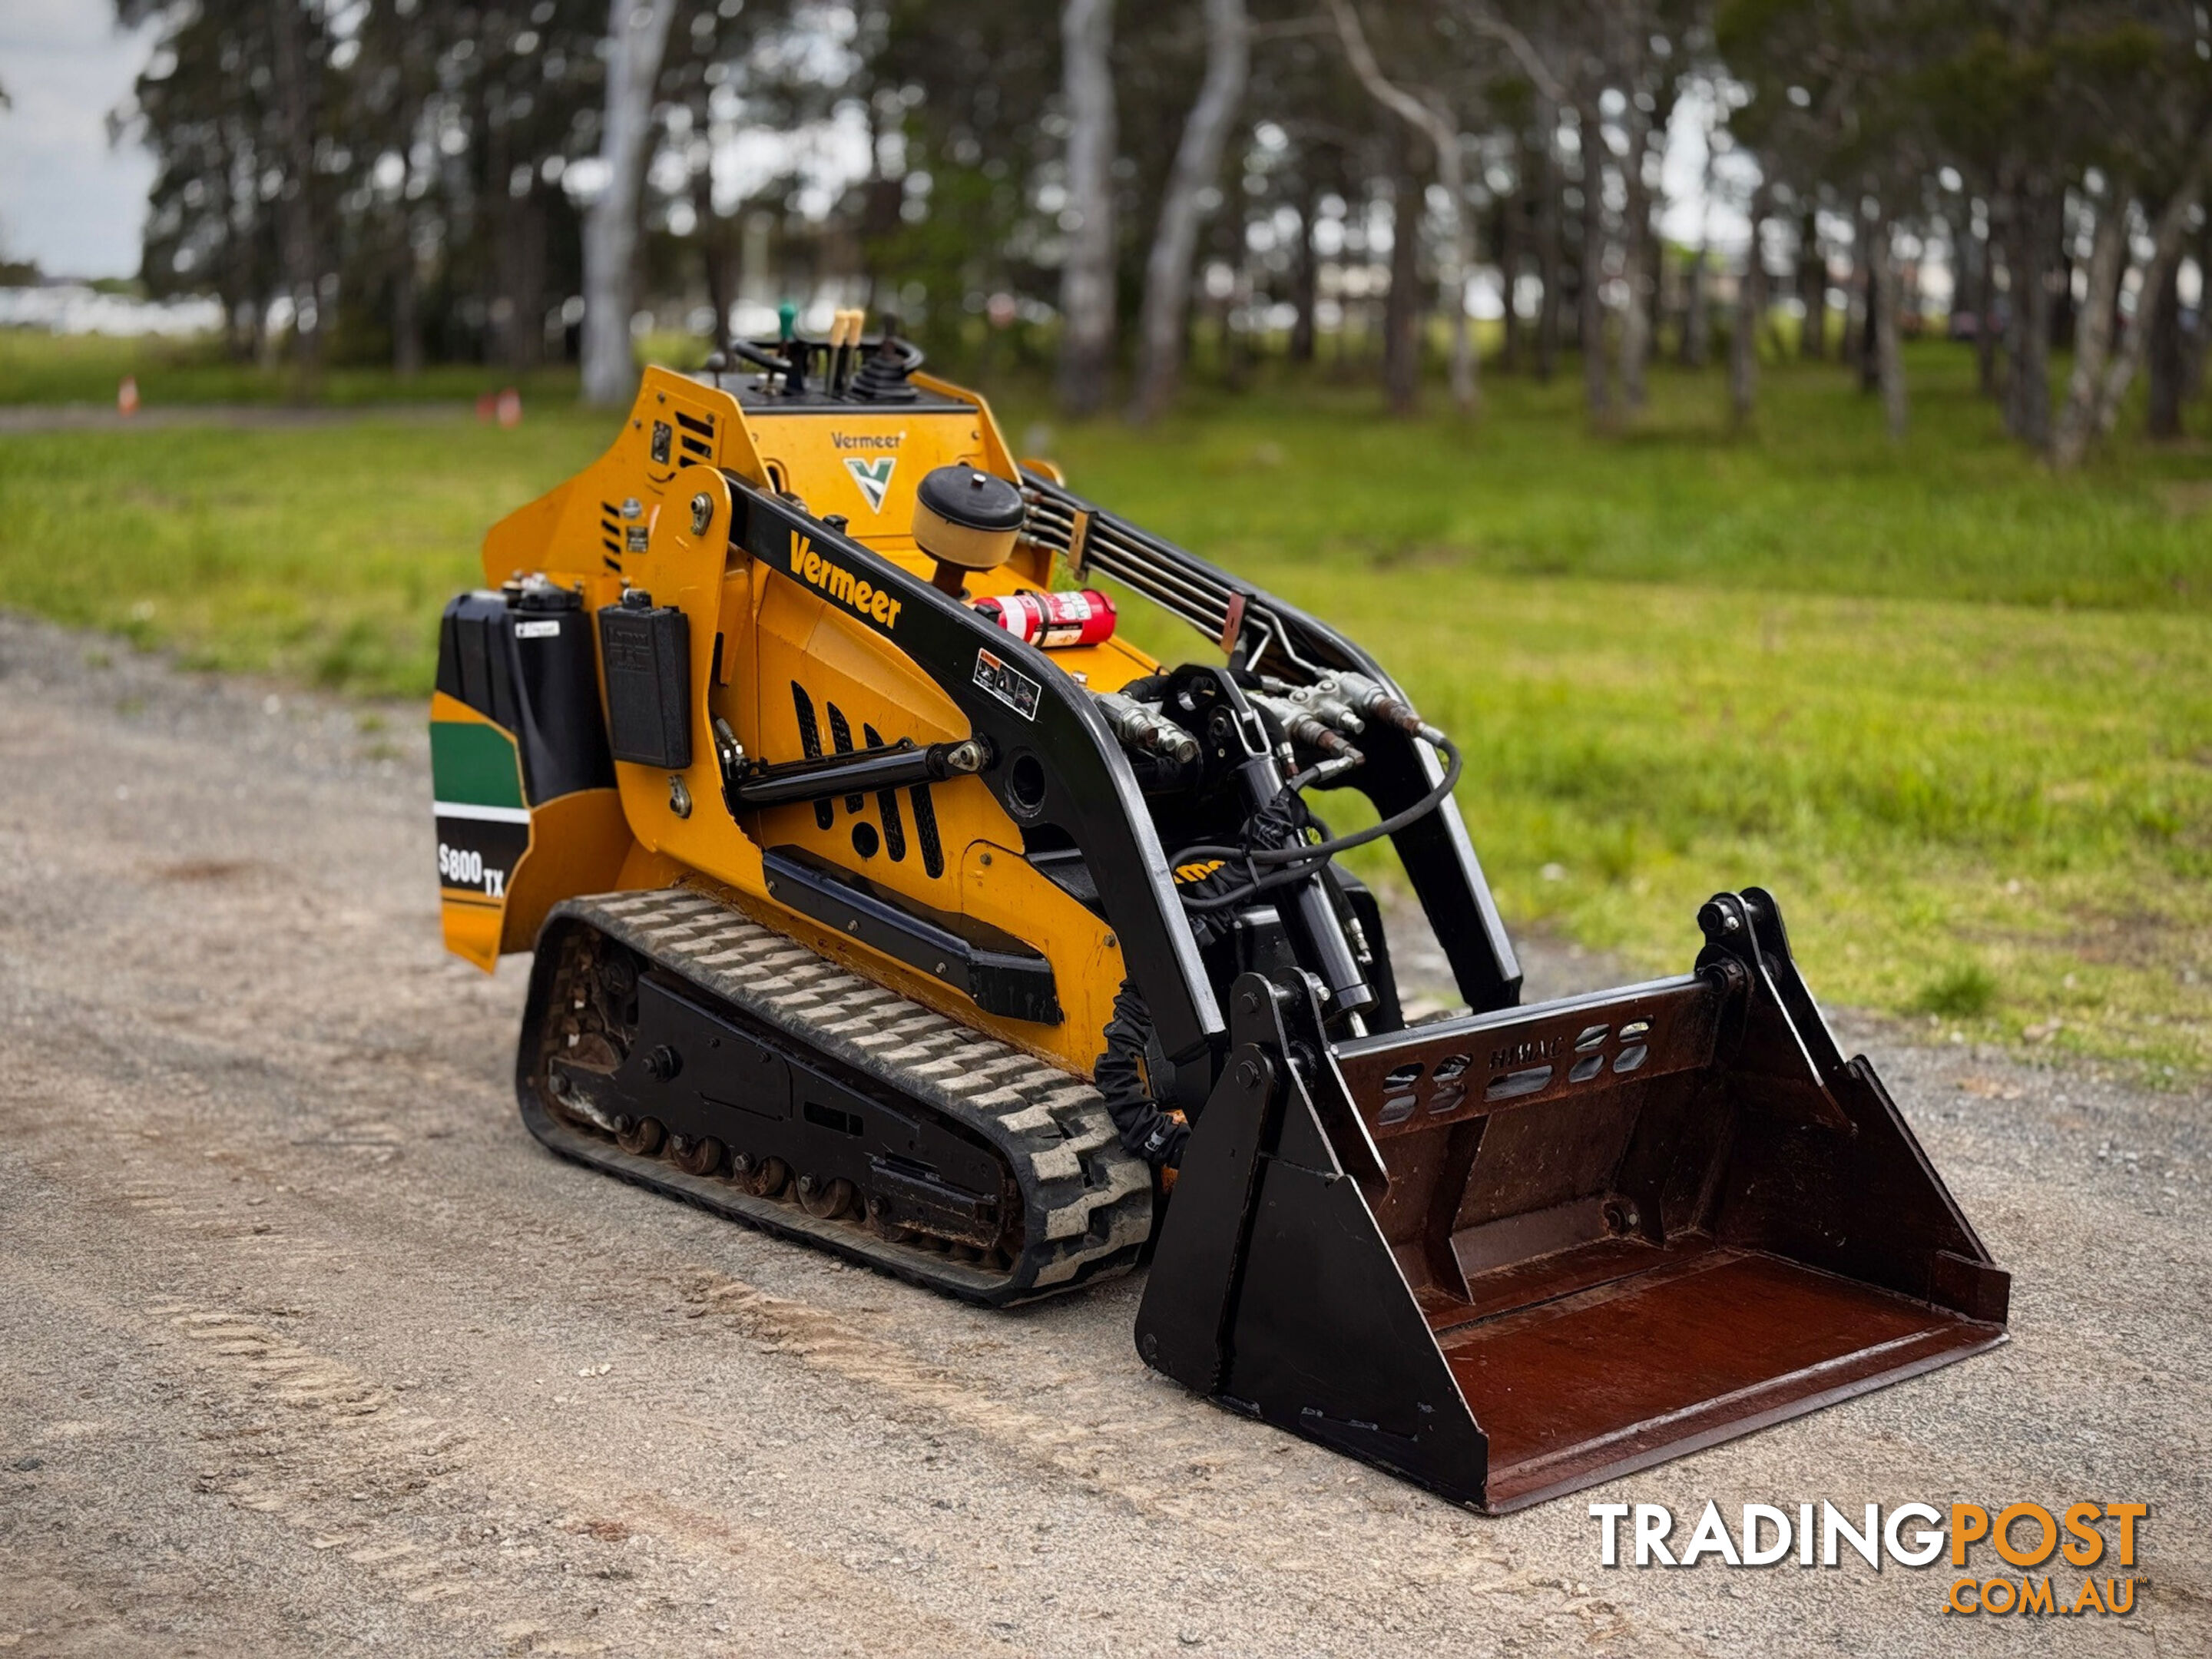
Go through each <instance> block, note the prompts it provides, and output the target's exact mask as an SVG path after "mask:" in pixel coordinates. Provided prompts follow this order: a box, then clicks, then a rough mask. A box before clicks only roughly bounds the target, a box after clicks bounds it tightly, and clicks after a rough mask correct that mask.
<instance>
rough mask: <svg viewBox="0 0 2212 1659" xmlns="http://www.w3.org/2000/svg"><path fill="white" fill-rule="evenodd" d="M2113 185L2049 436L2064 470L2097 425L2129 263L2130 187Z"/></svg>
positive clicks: (2079, 455)
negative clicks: (2069, 367) (2069, 370)
mask: <svg viewBox="0 0 2212 1659" xmlns="http://www.w3.org/2000/svg"><path fill="white" fill-rule="evenodd" d="M2111 190H2112V199H2111V200H2109V201H2107V202H2106V204H2105V206H2104V210H2103V211H2102V212H2100V214H2098V216H2097V230H2096V236H2095V239H2094V240H2093V244H2092V246H2091V249H2090V253H2089V292H2088V295H2087V302H2086V303H2085V304H2084V306H2083V307H2082V308H2081V314H2080V318H2079V325H2078V327H2077V328H2076V330H2075V341H2074V372H2073V374H2071V375H2070V376H2069V378H2068V380H2067V386H2066V401H2065V403H2064V404H2063V405H2062V406H2061V407H2060V409H2059V410H2058V422H2057V427H2056V428H2055V429H2054V430H2053V431H2052V433H2051V465H2053V466H2054V467H2057V468H2058V469H2059V470H2060V471H2066V470H2067V469H2069V468H2070V467H2075V466H2079V465H2081V458H2082V457H2083V456H2084V455H2086V454H2087V453H2088V450H2089V440H2090V438H2091V437H2092V435H2093V434H2094V433H2095V430H2096V425H2097V397H2098V393H2099V392H2100V390H2101V389H2102V386H2103V381H2104V375H2105V364H2106V358H2107V356H2108V355H2109V353H2110V351H2111V349H2112V324H2113V320H2114V313H2115V312H2116V310H2117V309H2118V301H2119V295H2120V277H2121V276H2122V275H2123V273H2124V271H2125V270H2126V267H2127V250H2128V234H2127V232H2128V192H2127V191H2125V190H2124V189H2122V188H2120V187H2119V185H2118V182H2117V181H2114V182H2113V183H2112V185H2111Z"/></svg>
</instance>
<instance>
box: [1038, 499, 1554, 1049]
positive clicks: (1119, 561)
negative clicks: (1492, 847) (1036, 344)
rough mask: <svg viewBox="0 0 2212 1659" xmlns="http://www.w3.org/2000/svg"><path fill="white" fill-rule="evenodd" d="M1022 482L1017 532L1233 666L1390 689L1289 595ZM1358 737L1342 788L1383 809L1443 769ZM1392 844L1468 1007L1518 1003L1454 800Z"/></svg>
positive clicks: (1513, 967)
mask: <svg viewBox="0 0 2212 1659" xmlns="http://www.w3.org/2000/svg"><path fill="white" fill-rule="evenodd" d="M1022 482H1023V486H1024V493H1025V494H1026V495H1028V496H1029V498H1030V516H1029V521H1028V523H1027V525H1026V526H1024V532H1023V535H1024V539H1025V540H1026V541H1027V542H1028V543H1029V544H1030V545H1031V546H1035V547H1038V548H1042V549H1046V550H1049V551H1051V552H1053V553H1054V554H1057V555H1059V556H1060V557H1062V558H1064V559H1066V561H1067V563H1068V567H1069V569H1070V570H1071V571H1072V572H1073V574H1074V575H1075V576H1076V578H1077V579H1078V580H1080V579H1081V578H1082V577H1083V576H1084V575H1085V574H1086V573H1092V574H1099V575H1103V576H1109V577H1111V578H1112V579H1113V580H1115V581H1118V582H1121V583H1125V584H1126V585H1127V586H1130V587H1132V588H1133V589H1135V590H1136V591H1137V592H1139V593H1141V594H1143V595H1144V596H1145V597H1146V599H1151V600H1152V602H1153V603H1154V604H1156V605H1159V606H1160V607H1161V608H1162V609H1164V610H1165V611H1170V612H1171V613H1173V614H1174V615H1176V616H1177V617H1182V620H1183V621H1185V622H1187V623H1189V624H1190V625H1191V626H1192V627H1193V628H1194V629H1197V630H1198V631H1199V632H1200V633H1201V634H1203V635H1206V637H1207V638H1208V639H1210V640H1212V641H1213V642H1214V644H1215V645H1217V646H1218V647H1220V648H1221V649H1222V650H1223V651H1225V652H1227V653H1229V655H1230V659H1231V662H1232V663H1233V664H1234V665H1236V666H1237V667H1239V668H1247V669H1261V668H1265V667H1267V666H1270V665H1275V666H1279V667H1283V668H1286V669H1289V670H1291V671H1296V672H1297V673H1298V674H1300V675H1303V676H1310V675H1312V674H1314V673H1316V672H1329V671H1342V670H1346V669H1351V670H1353V671H1357V672H1358V673H1361V674H1364V675H1366V676H1367V677H1369V678H1370V679H1373V680H1375V681H1376V682H1377V683H1379V684H1382V685H1383V686H1385V687H1388V688H1389V689H1391V690H1393V691H1395V690H1396V685H1395V682H1394V681H1393V680H1392V679H1391V678H1390V676H1389V673H1388V671H1385V670H1384V668H1383V665H1381V664H1380V663H1378V662H1376V660H1375V659H1374V658H1373V657H1371V656H1370V655H1368V653H1366V652H1364V651H1363V650H1362V649H1360V647H1358V645H1356V644H1354V643H1353V642H1352V641H1350V640H1348V639H1346V638H1345V636H1344V635H1341V634H1340V633H1338V632H1337V631H1336V630H1335V629H1333V628H1330V627H1328V625H1327V624H1326V623H1322V622H1320V621H1318V620H1316V618H1314V617H1310V616H1308V615H1307V614H1306V613H1305V612H1304V611H1301V610H1299V609H1298V608H1297V606H1295V605H1289V604H1286V603H1285V601H1283V600H1281V599H1277V598H1276V597H1275V596H1274V595H1273V594H1272V593H1269V592H1266V591H1264V590H1263V589H1261V588H1258V587H1255V586H1252V585H1251V584H1250V583H1249V582H1244V581H1240V580H1237V578H1236V577H1234V576H1232V575H1231V574H1229V573H1228V572H1227V571H1225V570H1222V569H1220V568H1217V567H1216V566H1213V565H1211V564H1208V563H1207V562H1206V561H1205V560H1203V559H1201V558H1200V557H1199V556H1197V555H1196V554H1194V553H1192V552H1189V551H1188V550H1185V549H1183V548H1181V547H1178V546H1176V544H1174V543H1172V542H1170V541H1167V540H1165V539H1164V538H1161V537H1158V536H1156V535H1153V534H1152V532H1149V531H1146V530H1140V529H1139V528H1138V527H1137V526H1134V525H1133V524H1131V523H1129V522H1128V521H1127V520H1125V519H1121V518H1119V517H1117V516H1115V514H1114V513H1109V512H1108V511H1107V510H1106V509H1104V508H1103V507H1099V506H1097V505H1096V504H1095V503H1093V502H1091V501H1085V500H1084V499H1083V498H1082V497H1080V496H1079V495H1075V494H1074V493H1073V492H1072V491H1071V490H1069V489H1066V487H1065V486H1063V485H1060V484H1057V483H1054V482H1053V481H1052V480H1051V479H1049V478H1048V477H1045V476H1044V475H1043V474H1042V473H1041V472H1038V471H1035V470H1034V469H1024V471H1023V474H1022ZM1361 744H1362V746H1363V748H1364V750H1365V751H1366V755H1367V763H1366V764H1365V765H1364V766H1363V767H1362V768H1361V769H1359V770H1358V772H1357V773H1356V774H1354V775H1353V781H1352V786H1351V787H1357V788H1358V790H1359V792H1360V793H1362V794H1364V795H1365V796H1366V797H1367V798H1368V799H1370V801H1372V802H1373V803H1374V805H1375V810H1376V812H1377V813H1379V814H1381V815H1383V816H1384V817H1388V816H1389V815H1390V814H1391V813H1393V812H1396V811H1401V809H1403V808H1405V807H1407V806H1408V805H1412V804H1413V802H1415V801H1417V800H1419V799H1420V798H1421V797H1422V796H1423V795H1424V794H1425V793H1427V792H1428V791H1429V789H1430V788H1431V786H1433V785H1434V784H1435V783H1437V781H1439V780H1440V779H1441V778H1442V777H1443V769H1442V768H1441V767H1440V766H1439V765H1438V764H1437V757H1436V756H1435V754H1434V753H1433V752H1432V751H1431V750H1430V749H1429V747H1428V746H1427V745H1426V744H1423V743H1420V742H1419V741H1417V740H1416V739H1414V738H1412V737H1410V736H1408V735H1407V733H1405V732H1399V731H1396V730H1395V729H1392V728H1389V727H1386V726H1370V727H1369V730H1368V733H1367V735H1366V736H1364V737H1363V738H1362V739H1361ZM1391 845H1392V846H1393V847H1394V848H1395V849H1396V851H1397V854H1398V858H1399V861H1400V862H1401V864H1403V865H1404V866H1405V869H1406V874H1407V878H1408V879H1410V880H1411V881H1412V883H1413V891H1414V894H1415V896H1417V897H1419V900H1420V902H1421V908H1422V910H1423V911H1424V912H1425V914H1426V915H1427V916H1428V919H1429V926H1430V927H1431V930H1432V931H1433V932H1434V933H1435V934H1436V936H1437V942H1438V943H1439V944H1440V945H1443V950H1444V954H1445V956H1446V957H1447V958H1449V961H1450V963H1451V966H1452V976H1453V978H1454V979H1455V981H1457V982H1458V985H1459V993H1460V995H1461V996H1462V998H1463V999H1465V1000H1466V1002H1467V1005H1468V1006H1469V1007H1470V1008H1473V1009H1475V1010H1477V1011H1478V1012H1480V1011H1482V1010H1486V1009H1492V1008H1510V1007H1511V1006H1513V1005H1514V1004H1515V1003H1516V1002H1518V1001H1519V1000H1521V963H1520V961H1519V959H1518V958H1517V957H1516V956H1515V955H1514V953H1513V943H1512V941H1511V939H1509V938H1508V937H1507V936H1506V933H1505V924H1504V921H1502V920H1501V919H1500V918H1499V916H1498V904H1497V901H1496V900H1495V899H1493V898H1492V896H1491V892H1490V884H1489V882H1488V881H1487V880H1486V878H1484V876H1483V873H1482V863H1481V860H1480V859H1478V858H1477V857H1476V856H1475V851H1474V843H1473V842H1470V841H1469V840H1468V833H1467V825H1466V823H1465V822H1464V821H1463V820H1462V818H1461V817H1460V813H1459V805H1458V803H1457V802H1455V801H1454V800H1452V799H1449V798H1447V799H1445V800H1444V801H1443V803H1442V804H1441V805H1438V806H1437V809H1436V810H1435V811H1431V812H1426V813H1424V814H1423V815H1422V816H1421V817H1419V818H1417V819H1415V820H1414V821H1413V823H1410V824H1408V825H1407V826H1406V828H1404V829H1401V830H1400V831H1398V833H1397V834H1396V835H1395V836H1392V837H1391Z"/></svg>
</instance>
